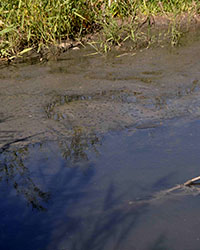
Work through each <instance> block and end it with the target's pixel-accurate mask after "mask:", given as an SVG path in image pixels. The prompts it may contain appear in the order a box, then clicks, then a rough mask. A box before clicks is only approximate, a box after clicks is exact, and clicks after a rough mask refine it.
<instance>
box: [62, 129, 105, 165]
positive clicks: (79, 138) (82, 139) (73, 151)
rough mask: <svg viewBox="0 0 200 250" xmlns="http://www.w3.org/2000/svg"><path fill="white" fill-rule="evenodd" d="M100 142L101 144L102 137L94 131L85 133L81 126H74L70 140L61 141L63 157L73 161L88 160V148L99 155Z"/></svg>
mask: <svg viewBox="0 0 200 250" xmlns="http://www.w3.org/2000/svg"><path fill="white" fill-rule="evenodd" d="M98 144H100V139H99V138H98V137H97V135H96V134H94V133H93V134H89V135H85V133H84V131H83V129H82V128H81V127H76V128H74V133H73V136H72V138H71V140H70V141H60V142H59V146H60V149H61V152H62V155H63V157H64V158H65V159H66V160H70V162H72V163H77V162H83V161H85V162H86V161H88V160H89V158H88V150H92V151H93V152H94V153H96V155H98V149H97V145H98Z"/></svg>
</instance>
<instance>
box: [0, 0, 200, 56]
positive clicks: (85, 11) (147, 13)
mask: <svg viewBox="0 0 200 250" xmlns="http://www.w3.org/2000/svg"><path fill="white" fill-rule="evenodd" d="M199 14H200V3H199V1H197V0H193V1H188V0H182V1H177V0H173V1H165V0H164V1H159V0H155V1H152V0H151V1H148V0H147V1H146V0H143V1H142V0H136V1H135V0H123V1H117V0H116V1H105V0H88V1H83V0H81V1H80V0H78V1H77V0H75V1H74V0H73V1H72V0H69V1H62V0H58V1H48V0H43V1H42V0H35V1H32V0H29V1H21V0H15V1H13V0H12V1H11V0H2V1H1V3H0V58H1V60H4V61H11V60H13V59H15V58H18V57H21V56H23V55H25V54H27V53H33V52H34V53H37V54H38V57H39V58H40V59H43V58H44V57H46V55H47V54H49V53H53V54H55V55H57V54H60V53H62V52H63V51H65V50H67V49H69V48H73V47H77V46H81V45H85V44H89V45H90V46H92V47H93V48H94V53H106V52H108V51H110V50H111V48H113V47H123V45H124V44H125V43H127V42H129V45H130V46H129V47H130V49H135V48H138V47H148V46H149V45H151V44H154V43H159V42H160V41H161V40H167V41H168V42H169V43H171V45H172V46H176V45H177V44H178V43H179V40H180V38H181V36H182V34H183V33H185V32H187V31H188V30H190V29H194V28H195V27H196V26H197V25H198V23H199V21H200V17H199Z"/></svg>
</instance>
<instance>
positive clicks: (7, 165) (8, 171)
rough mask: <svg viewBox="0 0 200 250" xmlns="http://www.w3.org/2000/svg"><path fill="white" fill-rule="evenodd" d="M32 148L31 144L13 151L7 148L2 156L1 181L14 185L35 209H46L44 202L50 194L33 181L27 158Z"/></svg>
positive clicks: (0, 160) (0, 159)
mask: <svg viewBox="0 0 200 250" xmlns="http://www.w3.org/2000/svg"><path fill="white" fill-rule="evenodd" d="M31 149H32V146H31V145H27V146H23V147H21V148H18V149H13V150H12V151H11V150H9V151H7V150H5V151H4V152H3V153H2V154H1V156H0V181H1V182H3V181H4V182H7V183H8V184H9V185H12V186H13V188H14V189H15V190H16V193H17V194H18V195H21V196H23V197H24V198H25V200H26V201H27V203H28V205H31V206H32V208H33V209H37V210H39V211H45V210H46V208H45V206H44V204H45V203H46V202H48V200H49V198H50V194H49V193H48V192H44V191H42V190H41V189H40V188H39V187H38V186H37V185H36V184H35V183H34V181H33V179H32V177H31V173H30V171H29V168H28V166H26V159H27V158H28V156H29V153H30V151H31Z"/></svg>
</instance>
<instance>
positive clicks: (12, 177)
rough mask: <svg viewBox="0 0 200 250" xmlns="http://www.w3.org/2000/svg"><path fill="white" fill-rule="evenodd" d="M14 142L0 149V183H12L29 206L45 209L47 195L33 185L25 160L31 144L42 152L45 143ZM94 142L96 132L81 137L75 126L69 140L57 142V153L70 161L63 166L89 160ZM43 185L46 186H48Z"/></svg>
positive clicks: (94, 148) (33, 181)
mask: <svg viewBox="0 0 200 250" xmlns="http://www.w3.org/2000/svg"><path fill="white" fill-rule="evenodd" d="M16 142H17V143H18V144H17V145H16V146H15V148H14V145H12V143H10V144H8V147H5V145H4V146H3V147H2V148H0V182H2V183H7V184H8V185H10V186H12V187H13V188H14V189H15V190H16V193H17V194H18V195H19V196H21V197H23V198H24V199H25V200H26V202H27V203H28V205H29V206H31V207H32V208H33V209H36V210H38V211H46V210H47V208H46V205H47V203H48V201H49V200H50V196H51V195H50V193H49V192H47V191H44V190H42V188H41V187H39V185H38V184H36V181H35V180H34V176H33V173H31V171H30V168H29V162H28V160H29V159H30V158H31V153H32V151H33V150H34V147H37V146H39V147H38V148H37V150H39V151H40V152H41V151H42V152H45V151H46V148H47V147H48V142H47V143H37V144H27V145H25V146H24V145H23V143H24V140H21V141H19V140H16ZM20 142H21V144H20ZM14 143H15V141H14ZM98 143H99V139H98V137H97V136H96V135H92V136H85V135H84V134H83V131H82V130H81V129H77V128H76V129H74V134H73V136H72V137H71V138H70V139H69V138H67V139H66V140H65V141H63V140H61V141H60V142H58V146H59V151H60V152H59V153H61V155H62V156H63V157H64V160H65V161H66V160H68V161H70V164H68V165H67V164H65V166H66V165H67V166H70V167H71V166H73V164H75V163H77V162H87V161H89V158H88V150H93V151H95V153H97V154H98V150H97V147H96V145H97V144H98ZM6 145H7V144H6ZM45 156H46V155H45ZM48 157H53V155H48ZM47 168H48V166H47ZM52 178H53V176H52ZM45 188H47V189H48V187H45Z"/></svg>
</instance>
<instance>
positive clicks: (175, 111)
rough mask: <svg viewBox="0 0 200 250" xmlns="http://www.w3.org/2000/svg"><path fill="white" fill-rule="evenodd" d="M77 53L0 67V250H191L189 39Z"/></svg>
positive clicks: (194, 114)
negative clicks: (174, 44)
mask: <svg viewBox="0 0 200 250" xmlns="http://www.w3.org/2000/svg"><path fill="white" fill-rule="evenodd" d="M89 53H90V51H89V49H87V48H86V49H83V50H80V51H69V52H67V53H66V54H64V55H62V57H61V58H59V59H58V60H57V61H56V62H55V61H51V62H45V63H41V64H37V65H27V64H26V65H25V64H20V65H10V66H9V67H5V68H2V69H0V100H1V105H0V194H1V195H0V203H1V206H0V214H1V220H0V221H1V225H2V227H1V229H0V249H2V250H13V249H15V250H18V249H19V250H36V249H37V250H61V249H62V250H93V249H94V250H108V249H109V250H112V249H113V250H121V249H123V250H124V249H127V250H132V249H138V250H145V249H152V250H153V249H154V250H158V249H170V250H171V249H176V250H177V249H181V250H184V249H185V250H186V249H187V250H188V249H192V250H193V249H199V247H200V243H199V239H200V234H199V233H200V231H199V219H198V213H199V212H198V207H199V189H195V190H191V189H190V190H179V191H178V192H177V193H173V194H170V195H169V196H162V195H161V198H160V197H159V198H158V199H157V198H156V199H154V198H153V197H154V196H155V194H160V191H162V190H165V189H168V188H170V187H173V186H175V185H176V184H179V183H183V182H184V181H186V180H187V179H189V178H192V177H195V176H197V175H199V143H200V140H199V138H200V137H199V136H200V129H199V128H200V127H199V116H200V74H199V71H200V60H199V58H200V43H199V42H198V41H196V42H193V43H189V44H187V45H185V46H184V47H180V48H174V49H169V48H155V49H153V48H152V49H149V50H144V51H142V52H140V51H138V52H137V53H136V54H131V53H130V54H124V56H123V55H122V56H119V52H113V53H111V54H109V55H108V56H107V57H101V56H95V57H91V56H88V54H89ZM27 205H28V206H27ZM11 239H12V241H11Z"/></svg>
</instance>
